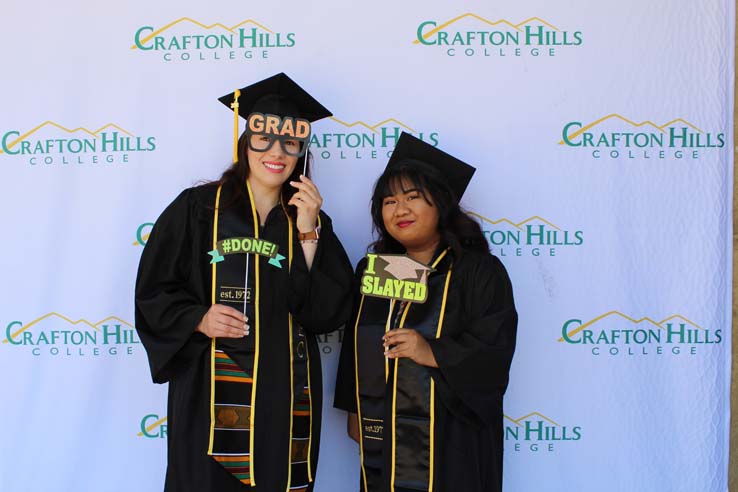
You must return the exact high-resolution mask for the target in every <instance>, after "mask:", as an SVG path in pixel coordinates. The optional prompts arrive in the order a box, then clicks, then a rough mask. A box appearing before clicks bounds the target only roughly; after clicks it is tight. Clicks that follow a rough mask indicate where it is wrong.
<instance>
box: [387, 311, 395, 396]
mask: <svg viewBox="0 0 738 492" xmlns="http://www.w3.org/2000/svg"><path fill="white" fill-rule="evenodd" d="M394 310H395V299H390V307H389V313H388V314H387V323H386V324H385V325H384V332H385V333H387V332H388V331H390V323H391V322H392V312H393V311H394ZM387 379H389V358H388V357H387V356H386V355H385V356H384V382H385V383H386V382H387Z"/></svg>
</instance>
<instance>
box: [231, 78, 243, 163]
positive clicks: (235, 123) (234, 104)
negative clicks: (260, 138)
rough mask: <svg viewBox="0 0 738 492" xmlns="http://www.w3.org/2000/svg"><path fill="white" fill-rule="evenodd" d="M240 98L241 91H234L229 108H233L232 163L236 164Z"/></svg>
mask: <svg viewBox="0 0 738 492" xmlns="http://www.w3.org/2000/svg"><path fill="white" fill-rule="evenodd" d="M240 96H241V91H240V90H238V89H236V92H234V93H233V102H232V103H231V108H233V163H234V164H235V163H237V162H238V98H239V97H240Z"/></svg>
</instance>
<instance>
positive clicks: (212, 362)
mask: <svg viewBox="0 0 738 492" xmlns="http://www.w3.org/2000/svg"><path fill="white" fill-rule="evenodd" d="M222 188H223V185H219V186H218V191H217V192H216V193H215V211H214V212H213V249H216V248H217V245H218V209H219V208H220V190H221V189H222ZM215 277H216V264H215V263H213V269H212V273H211V275H210V279H211V284H212V291H211V294H210V304H211V305H214V304H215V284H216V278H215ZM214 435H215V338H212V339H211V340H210V438H209V442H208V456H212V454H213V439H214Z"/></svg>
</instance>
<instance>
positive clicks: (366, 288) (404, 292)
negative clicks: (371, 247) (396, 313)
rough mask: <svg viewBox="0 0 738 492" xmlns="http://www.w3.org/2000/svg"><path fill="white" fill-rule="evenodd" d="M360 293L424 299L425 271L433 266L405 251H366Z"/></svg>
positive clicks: (406, 299) (430, 269) (426, 278)
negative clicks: (386, 252)
mask: <svg viewBox="0 0 738 492" xmlns="http://www.w3.org/2000/svg"><path fill="white" fill-rule="evenodd" d="M366 259H367V265H366V269H365V270H364V274H363V276H362V277H361V293H362V294H364V295H366V296H371V297H382V298H385V299H396V300H398V301H408V302H417V303H420V304H422V303H424V302H425V301H426V299H427V298H428V274H429V273H430V272H432V271H434V269H433V268H431V267H429V266H428V265H425V264H423V263H420V262H418V261H415V260H413V259H412V258H410V257H408V256H406V255H378V254H374V253H369V254H368V255H366Z"/></svg>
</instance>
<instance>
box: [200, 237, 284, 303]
mask: <svg viewBox="0 0 738 492" xmlns="http://www.w3.org/2000/svg"><path fill="white" fill-rule="evenodd" d="M278 251H279V246H277V245H276V244H274V243H270V242H269V241H265V240H263V239H259V238H254V237H232V238H229V239H223V240H221V241H218V242H217V243H216V245H215V249H214V250H212V251H208V254H209V255H210V256H211V257H212V258H211V259H210V264H211V265H212V264H213V263H220V262H221V261H223V260H225V255H232V254H245V255H246V273H245V275H244V285H243V288H244V303H243V315H244V316H246V301H245V299H246V293H247V292H248V291H249V289H248V287H249V263H250V261H249V259H250V258H251V255H252V254H256V255H261V256H264V257H266V258H269V264H270V265H274V266H276V267H277V268H282V264H281V263H280V261H282V260H284V256H282V255H280V254H279V253H278Z"/></svg>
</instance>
